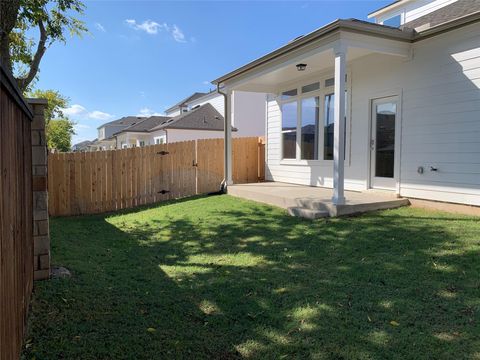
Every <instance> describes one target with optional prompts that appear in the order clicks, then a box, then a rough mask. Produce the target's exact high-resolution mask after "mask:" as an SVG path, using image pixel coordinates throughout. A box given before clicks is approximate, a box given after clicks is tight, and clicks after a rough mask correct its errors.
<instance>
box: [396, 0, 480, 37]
mask: <svg viewBox="0 0 480 360" xmlns="http://www.w3.org/2000/svg"><path fill="white" fill-rule="evenodd" d="M479 11H480V1H472V0H458V1H455V2H454V3H452V4H450V5H447V6H444V7H442V8H440V9H438V10H435V11H433V12H431V13H429V14H427V15H425V16H422V17H419V18H417V19H415V20H412V21H410V22H407V23H405V24H403V25H402V28H410V29H419V28H421V27H422V28H423V27H425V28H431V27H434V26H437V25H440V24H443V23H447V22H449V21H451V20H455V19H458V18H461V17H464V16H466V15H470V14H473V13H476V12H479ZM419 30H420V29H419Z"/></svg>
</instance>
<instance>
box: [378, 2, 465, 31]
mask: <svg viewBox="0 0 480 360" xmlns="http://www.w3.org/2000/svg"><path fill="white" fill-rule="evenodd" d="M455 1H457V0H417V1H412V2H411V3H409V4H406V5H405V6H403V7H400V8H396V9H393V10H391V11H388V12H385V13H384V14H382V15H380V16H378V17H377V18H376V22H377V23H378V24H383V23H384V22H385V21H387V20H388V19H391V18H393V17H395V16H398V15H400V17H401V24H402V25H403V24H405V23H407V22H410V21H413V20H415V19H418V18H420V17H422V16H425V15H427V14H430V13H431V12H434V11H436V10H438V9H441V8H442V7H444V6H447V5H450V4H452V3H454V2H455Z"/></svg>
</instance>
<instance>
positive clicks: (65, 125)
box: [47, 119, 75, 152]
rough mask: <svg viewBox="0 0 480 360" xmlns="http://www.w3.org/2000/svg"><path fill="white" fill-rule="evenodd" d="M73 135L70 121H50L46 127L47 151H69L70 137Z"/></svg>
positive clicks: (73, 131) (70, 145)
mask: <svg viewBox="0 0 480 360" xmlns="http://www.w3.org/2000/svg"><path fill="white" fill-rule="evenodd" d="M74 134H75V130H74V128H73V123H72V121H70V120H68V119H52V120H50V122H49V123H48V127H47V145H48V148H49V149H56V150H58V151H62V152H66V151H70V149H71V147H72V135H74Z"/></svg>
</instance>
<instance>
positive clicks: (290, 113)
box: [282, 101, 297, 159]
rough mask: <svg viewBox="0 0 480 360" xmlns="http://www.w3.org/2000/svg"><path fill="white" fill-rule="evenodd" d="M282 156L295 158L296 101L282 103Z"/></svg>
mask: <svg viewBox="0 0 480 360" xmlns="http://www.w3.org/2000/svg"><path fill="white" fill-rule="evenodd" d="M282 138H283V139H282V140H283V142H282V143H283V158H284V159H295V158H296V149H297V102H296V101H294V102H291V103H286V104H283V105H282Z"/></svg>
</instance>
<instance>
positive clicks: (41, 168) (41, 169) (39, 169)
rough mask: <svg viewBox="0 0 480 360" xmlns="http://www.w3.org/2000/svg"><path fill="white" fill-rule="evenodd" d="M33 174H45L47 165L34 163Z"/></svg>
mask: <svg viewBox="0 0 480 360" xmlns="http://www.w3.org/2000/svg"><path fill="white" fill-rule="evenodd" d="M33 175H35V176H47V165H34V166H33Z"/></svg>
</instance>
